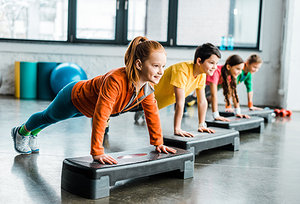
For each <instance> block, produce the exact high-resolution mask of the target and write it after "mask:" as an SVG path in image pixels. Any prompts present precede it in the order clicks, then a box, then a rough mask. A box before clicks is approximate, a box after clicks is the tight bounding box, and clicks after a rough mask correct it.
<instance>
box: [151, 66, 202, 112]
mask: <svg viewBox="0 0 300 204" xmlns="http://www.w3.org/2000/svg"><path fill="white" fill-rule="evenodd" d="M193 65H194V63H193V62H192V61H189V62H180V63H177V64H174V65H172V66H170V67H168V68H167V69H166V70H165V73H164V75H163V76H162V78H161V79H160V81H159V83H158V84H157V85H155V86H154V89H155V91H154V94H155V98H156V100H157V104H158V108H159V109H161V108H164V107H166V106H168V105H171V104H173V103H175V93H174V86H176V87H178V88H182V89H184V90H185V97H186V96H188V95H189V94H190V93H191V92H192V91H194V90H195V89H197V88H199V89H203V88H205V81H206V74H205V73H202V74H199V75H198V76H197V77H196V78H195V77H194V76H193Z"/></svg>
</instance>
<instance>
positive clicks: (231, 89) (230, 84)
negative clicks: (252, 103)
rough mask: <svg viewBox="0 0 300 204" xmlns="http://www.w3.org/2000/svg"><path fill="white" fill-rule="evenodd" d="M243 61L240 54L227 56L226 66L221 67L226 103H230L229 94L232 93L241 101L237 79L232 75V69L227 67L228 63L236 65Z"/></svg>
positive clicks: (237, 100)
mask: <svg viewBox="0 0 300 204" xmlns="http://www.w3.org/2000/svg"><path fill="white" fill-rule="evenodd" d="M241 63H244V61H243V59H242V58H241V57H240V56H239V55H231V56H230V57H228V58H227V60H226V62H225V64H224V66H223V67H222V69H221V76H222V87H223V94H224V96H225V102H226V104H230V101H229V96H230V95H231V94H232V97H234V98H235V100H236V102H237V103H239V97H238V95H237V91H236V80H235V79H234V77H233V76H232V75H231V73H230V71H229V70H228V69H227V65H229V66H235V65H238V64H241Z"/></svg>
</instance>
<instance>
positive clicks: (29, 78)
mask: <svg viewBox="0 0 300 204" xmlns="http://www.w3.org/2000/svg"><path fill="white" fill-rule="evenodd" d="M36 85H37V62H20V98H21V99H36V96H37V93H36V92H37V91H36V89H37V88H36Z"/></svg>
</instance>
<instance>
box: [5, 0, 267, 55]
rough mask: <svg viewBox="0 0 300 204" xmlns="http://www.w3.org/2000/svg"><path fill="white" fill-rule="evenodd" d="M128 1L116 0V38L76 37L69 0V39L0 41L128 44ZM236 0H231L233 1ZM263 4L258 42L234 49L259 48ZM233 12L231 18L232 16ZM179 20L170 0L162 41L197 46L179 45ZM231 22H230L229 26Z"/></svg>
mask: <svg viewBox="0 0 300 204" xmlns="http://www.w3.org/2000/svg"><path fill="white" fill-rule="evenodd" d="M128 1H129V0H115V2H116V4H117V10H116V25H115V26H116V27H115V39H114V40H105V39H99V40H98V39H83V38H76V17H77V11H76V8H77V0H68V28H67V40H65V41H59V40H55V41H54V40H33V39H13V38H0V42H3V41H5V42H36V43H52V44H53V43H58V44H66V43H67V44H111V45H127V44H128V43H129V41H128V40H127V32H128ZM233 1H234V0H231V3H232V2H233ZM262 6H263V0H259V16H258V29H257V42H256V46H254V47H242V46H238V47H237V46H235V47H234V50H237V49H239V50H259V48H260V39H261V36H260V35H261V20H262ZM231 15H233V14H232V12H231V14H230V18H232V16H231ZM177 21H178V0H169V7H168V28H167V41H165V42H160V43H161V44H162V45H163V46H165V47H175V48H176V47H177V48H180V47H182V48H195V47H197V46H193V45H177ZM230 24H231V23H229V25H228V26H229V27H230V26H231V25H230Z"/></svg>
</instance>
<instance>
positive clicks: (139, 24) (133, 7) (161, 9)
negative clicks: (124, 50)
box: [127, 0, 169, 42]
mask: <svg viewBox="0 0 300 204" xmlns="http://www.w3.org/2000/svg"><path fill="white" fill-rule="evenodd" d="M128 3H129V5H128V35H127V36H128V37H127V39H128V40H129V41H130V40H132V39H133V38H134V37H136V36H138V35H142V36H147V37H148V38H150V39H152V40H156V41H160V42H166V41H167V31H168V6H169V2H168V0H151V1H149V0H129V2H128Z"/></svg>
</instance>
